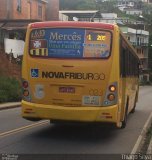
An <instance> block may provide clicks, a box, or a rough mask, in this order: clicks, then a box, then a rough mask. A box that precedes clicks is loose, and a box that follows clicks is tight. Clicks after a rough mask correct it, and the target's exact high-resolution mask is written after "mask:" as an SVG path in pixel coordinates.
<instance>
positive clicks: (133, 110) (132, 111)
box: [130, 93, 137, 113]
mask: <svg viewBox="0 0 152 160" xmlns="http://www.w3.org/2000/svg"><path fill="white" fill-rule="evenodd" d="M136 102H137V93H136V97H135V100H134V107H133V109H132V110H131V112H130V113H134V112H135V110H136Z"/></svg>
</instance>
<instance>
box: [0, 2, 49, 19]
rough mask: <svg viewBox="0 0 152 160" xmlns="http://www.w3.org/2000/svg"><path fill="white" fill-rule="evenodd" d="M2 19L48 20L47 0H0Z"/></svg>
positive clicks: (0, 15)
mask: <svg viewBox="0 0 152 160" xmlns="http://www.w3.org/2000/svg"><path fill="white" fill-rule="evenodd" d="M0 4H1V6H3V7H0V19H7V20H8V19H11V20H12V19H13V20H15V19H22V20H23V19H35V20H40V21H44V20H46V6H47V1H46V0H0Z"/></svg>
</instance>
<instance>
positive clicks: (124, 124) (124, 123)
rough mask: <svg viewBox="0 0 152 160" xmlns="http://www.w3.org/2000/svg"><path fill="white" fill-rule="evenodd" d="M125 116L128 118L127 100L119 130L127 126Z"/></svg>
mask: <svg viewBox="0 0 152 160" xmlns="http://www.w3.org/2000/svg"><path fill="white" fill-rule="evenodd" d="M127 116H128V100H127V104H126V109H125V116H124V120H123V121H122V125H121V129H123V128H125V127H126V125H127Z"/></svg>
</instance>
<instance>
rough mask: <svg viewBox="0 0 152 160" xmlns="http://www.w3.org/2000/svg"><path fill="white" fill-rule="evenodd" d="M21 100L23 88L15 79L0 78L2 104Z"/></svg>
mask: <svg viewBox="0 0 152 160" xmlns="http://www.w3.org/2000/svg"><path fill="white" fill-rule="evenodd" d="M19 100H21V87H20V83H19V81H17V80H16V79H15V78H8V77H0V103H2V102H16V101H19Z"/></svg>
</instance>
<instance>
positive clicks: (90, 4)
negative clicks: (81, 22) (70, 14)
mask: <svg viewBox="0 0 152 160" xmlns="http://www.w3.org/2000/svg"><path fill="white" fill-rule="evenodd" d="M81 9H85V10H87V9H95V0H60V10H81Z"/></svg>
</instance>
